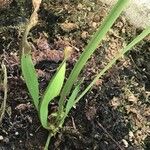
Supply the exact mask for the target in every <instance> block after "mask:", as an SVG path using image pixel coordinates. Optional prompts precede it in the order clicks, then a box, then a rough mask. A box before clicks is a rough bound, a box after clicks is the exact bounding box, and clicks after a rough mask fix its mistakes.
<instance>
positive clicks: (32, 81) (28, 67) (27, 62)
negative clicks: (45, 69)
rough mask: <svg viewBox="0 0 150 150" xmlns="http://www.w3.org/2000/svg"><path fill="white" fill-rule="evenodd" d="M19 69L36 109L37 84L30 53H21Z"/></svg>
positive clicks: (37, 100) (37, 97)
mask: <svg viewBox="0 0 150 150" xmlns="http://www.w3.org/2000/svg"><path fill="white" fill-rule="evenodd" d="M21 69H22V74H23V77H24V80H25V82H26V85H27V88H28V90H29V92H30V94H31V97H32V99H33V103H34V105H35V107H36V109H38V105H39V84H38V78H37V74H36V71H35V68H34V65H33V62H32V58H31V55H29V54H22V57H21Z"/></svg>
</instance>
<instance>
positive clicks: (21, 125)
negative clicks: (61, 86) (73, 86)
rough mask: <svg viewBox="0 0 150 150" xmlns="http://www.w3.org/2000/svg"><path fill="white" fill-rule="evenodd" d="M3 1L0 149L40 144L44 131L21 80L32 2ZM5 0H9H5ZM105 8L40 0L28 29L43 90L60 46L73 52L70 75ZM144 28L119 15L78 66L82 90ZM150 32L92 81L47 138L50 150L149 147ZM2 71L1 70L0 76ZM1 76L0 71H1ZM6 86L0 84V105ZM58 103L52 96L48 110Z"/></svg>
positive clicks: (31, 148)
mask: <svg viewBox="0 0 150 150" xmlns="http://www.w3.org/2000/svg"><path fill="white" fill-rule="evenodd" d="M2 2H3V5H0V18H1V20H0V39H1V44H0V50H1V51H0V58H1V60H0V61H1V62H2V60H3V61H4V62H5V65H6V67H7V72H8V73H7V77H8V97H7V107H6V111H5V115H4V117H3V120H2V123H1V124H0V150H13V149H15V150H42V149H43V148H44V145H45V141H46V139H47V135H48V132H47V131H46V130H44V129H43V128H42V127H41V125H40V122H39V119H38V115H37V112H36V110H35V108H34V107H33V105H32V102H31V98H30V96H29V93H28V91H27V88H26V85H25V83H24V81H23V78H22V75H21V70H20V63H19V45H20V41H21V37H22V33H23V29H24V26H25V23H26V21H27V19H28V18H29V16H30V14H31V11H32V7H31V2H29V1H18V0H13V1H9V0H7V1H5V0H4V1H2ZM7 2H8V3H7ZM108 10H109V8H108V6H106V5H104V4H103V3H101V2H100V1H98V0H80V1H78V0H76V1H72V0H58V1H55V0H51V1H48V0H44V1H43V3H42V5H41V8H40V11H39V23H38V25H37V26H36V27H35V28H34V29H33V30H32V31H31V32H30V35H29V41H30V42H31V43H32V44H33V45H34V47H35V48H34V50H33V52H32V56H33V60H34V63H35V67H36V69H37V73H38V76H39V82H40V89H41V95H42V93H43V91H44V90H45V88H46V86H47V84H48V82H49V80H50V78H51V77H52V75H53V74H54V72H55V70H56V68H57V67H58V66H59V64H60V63H61V61H62V60H63V56H62V55H63V49H64V48H65V47H66V46H70V47H71V48H72V50H73V53H72V56H71V57H70V59H69V60H68V70H67V71H68V72H67V74H69V73H70V71H71V69H72V68H73V65H74V63H75V62H76V61H77V59H78V57H79V56H80V54H81V52H82V51H83V49H84V47H85V45H86V44H87V43H88V40H89V39H90V37H91V35H92V34H93V33H94V31H95V30H96V28H97V27H98V26H99V24H101V22H102V21H103V18H104V17H105V16H106V15H107V12H108ZM140 32H141V29H137V28H135V27H134V26H132V25H130V24H129V22H128V21H127V20H126V19H125V18H124V16H123V15H122V16H121V17H120V18H119V19H118V20H117V21H116V23H115V24H114V25H113V28H112V30H111V31H110V32H109V33H108V34H107V36H106V38H105V39H104V41H103V42H102V44H101V45H100V46H99V48H98V49H97V50H96V52H95V53H94V54H93V55H92V57H91V59H90V60H89V62H88V63H87V65H86V66H85V69H84V70H83V71H82V74H81V75H80V78H81V77H85V80H84V83H83V85H82V89H84V88H85V87H86V86H87V85H88V84H89V83H90V82H91V81H92V79H93V78H94V76H95V75H96V73H97V72H98V71H99V70H100V69H102V68H103V67H104V66H105V65H106V64H107V63H108V62H109V61H110V60H111V58H112V57H113V56H114V54H115V53H116V52H117V51H118V50H119V49H121V48H122V47H123V46H124V45H125V44H127V43H129V42H130V41H131V40H132V39H133V38H134V37H136V35H138V34H139V33H140ZM149 62H150V37H147V38H145V39H144V40H143V41H141V42H140V44H139V45H137V46H136V47H134V48H133V49H132V51H131V52H130V53H128V54H127V55H126V56H124V57H123V58H122V59H120V60H118V62H117V63H116V64H115V65H114V66H113V67H112V68H111V69H110V70H109V71H108V72H107V73H106V74H105V75H104V76H103V78H101V79H99V81H98V82H97V83H96V84H95V85H94V87H93V88H92V89H91V91H90V92H88V94H87V95H86V96H84V98H82V100H81V101H80V102H79V103H78V104H77V106H76V108H74V109H73V110H72V111H71V113H70V115H69V116H68V118H67V119H66V121H65V125H64V128H63V129H62V130H61V131H60V133H58V134H57V135H56V137H54V138H53V139H52V141H51V144H50V147H49V149H51V150H120V149H122V150H125V149H126V150H143V149H145V150H148V149H150V142H149V141H150V140H149V139H150V137H149V131H150V127H149V121H150V109H149V106H150V101H149V100H150V63H149ZM1 76H2V74H1V75H0V77H1ZM1 78H2V77H1ZM3 95H4V90H3V88H2V83H1V84H0V104H1V103H2V102H3ZM56 106H57V102H54V103H53V104H51V105H50V108H51V109H52V108H54V107H56Z"/></svg>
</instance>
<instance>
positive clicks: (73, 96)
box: [65, 82, 81, 116]
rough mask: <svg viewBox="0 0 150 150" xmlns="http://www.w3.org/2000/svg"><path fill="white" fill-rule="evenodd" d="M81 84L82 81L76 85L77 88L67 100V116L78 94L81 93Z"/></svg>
mask: <svg viewBox="0 0 150 150" xmlns="http://www.w3.org/2000/svg"><path fill="white" fill-rule="evenodd" d="M80 85H81V82H80V83H79V84H78V85H77V86H76V87H75V89H74V90H73V92H72V94H71V96H70V97H69V99H68V101H67V105H66V111H65V115H66V116H67V115H68V113H69V112H70V110H71V108H72V107H73V106H74V105H75V99H76V97H77V94H78V93H79V90H80Z"/></svg>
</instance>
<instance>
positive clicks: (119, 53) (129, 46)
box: [75, 27, 150, 103]
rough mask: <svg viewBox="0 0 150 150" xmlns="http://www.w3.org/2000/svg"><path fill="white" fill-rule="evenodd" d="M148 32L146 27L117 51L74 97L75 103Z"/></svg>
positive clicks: (149, 32) (149, 28)
mask: <svg viewBox="0 0 150 150" xmlns="http://www.w3.org/2000/svg"><path fill="white" fill-rule="evenodd" d="M148 34H150V27H147V29H145V30H144V31H143V32H142V33H141V34H140V35H138V36H137V37H136V38H135V39H134V40H133V41H132V42H131V43H130V44H128V45H127V46H126V47H125V48H124V49H122V50H121V51H119V52H118V53H117V54H116V55H115V56H114V58H113V59H112V60H111V61H110V62H109V63H108V65H107V66H106V67H105V68H104V69H103V70H102V71H100V73H98V74H97V75H96V77H95V78H94V80H93V81H92V82H91V83H90V84H89V85H88V87H87V88H86V89H85V90H84V91H83V92H82V93H81V94H80V96H79V97H78V98H77V99H76V101H75V103H77V102H78V101H79V100H80V99H81V98H82V97H83V96H84V95H85V94H86V93H87V92H88V91H89V90H90V89H91V87H92V86H93V85H94V84H95V82H96V81H97V80H98V79H99V78H100V77H101V76H102V75H104V73H105V72H106V71H107V70H108V69H110V68H111V67H112V66H113V65H114V64H115V62H116V61H117V60H118V59H119V58H121V57H122V56H123V55H124V54H125V53H126V52H128V51H129V50H131V48H132V47H134V46H135V45H136V44H137V43H139V42H140V41H141V40H143V38H145V37H146V36H147V35H148Z"/></svg>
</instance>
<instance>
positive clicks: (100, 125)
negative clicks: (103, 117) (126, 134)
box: [97, 121, 124, 150]
mask: <svg viewBox="0 0 150 150" xmlns="http://www.w3.org/2000/svg"><path fill="white" fill-rule="evenodd" d="M97 124H98V126H99V127H100V128H102V129H103V131H104V132H105V133H106V134H107V135H108V137H109V138H110V139H111V140H112V141H113V142H114V143H115V144H116V145H117V146H118V147H119V149H120V150H124V149H123V148H122V147H121V146H120V145H119V143H118V142H117V141H116V140H115V139H114V138H113V137H112V136H111V135H110V134H109V133H108V131H107V130H106V129H105V128H104V127H103V126H102V124H100V123H99V122H98V121H97Z"/></svg>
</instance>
